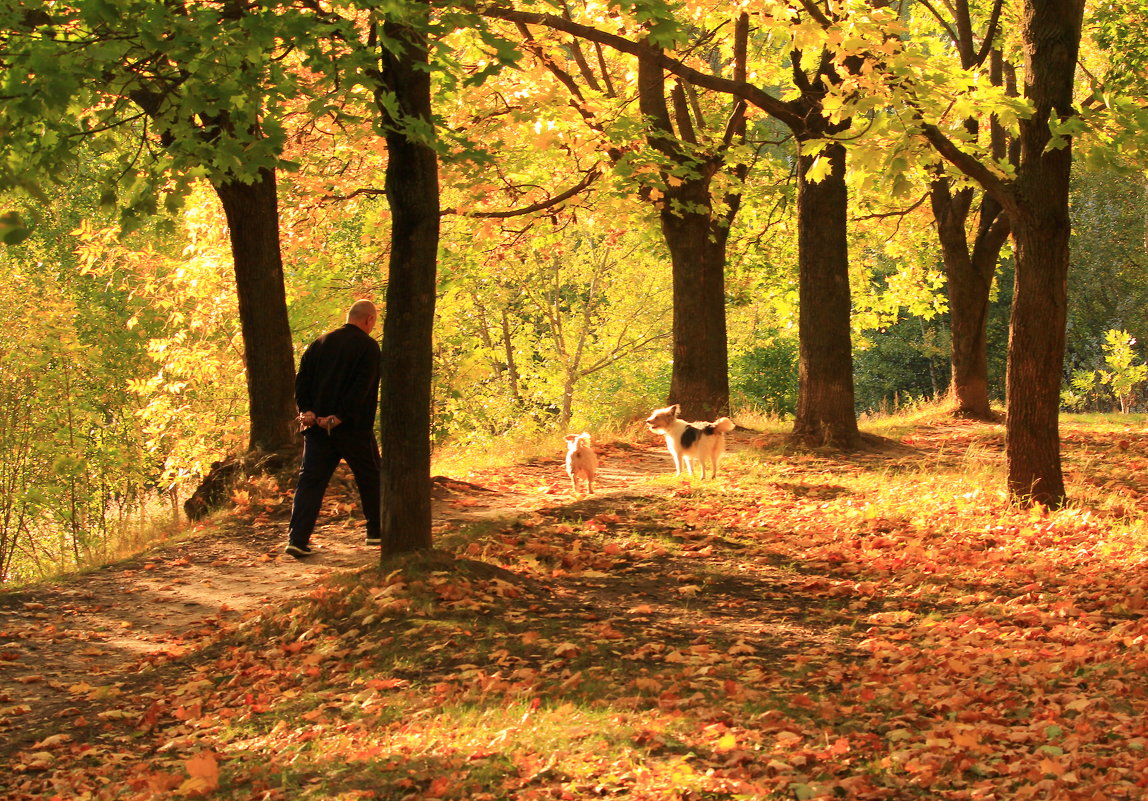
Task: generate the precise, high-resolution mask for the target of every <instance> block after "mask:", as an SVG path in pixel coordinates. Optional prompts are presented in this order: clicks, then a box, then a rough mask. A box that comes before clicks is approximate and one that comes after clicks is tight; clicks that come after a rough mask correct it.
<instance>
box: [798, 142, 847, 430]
mask: <svg viewBox="0 0 1148 801" xmlns="http://www.w3.org/2000/svg"><path fill="white" fill-rule="evenodd" d="M821 157H822V158H827V159H829V160H830V163H831V164H832V171H831V172H830V174H829V175H827V176H826V177H825V178H824V179H823V180H821V181H820V182H817V183H814V182H812V181H810V180H809V178H808V172H809V168H810V166H811V165H812V164H813V160H814V158H815V157H814V156H807V155H803V156H800V157H799V158H798V168H797V169H798V185H797V186H798V188H797V220H798V222H797V237H798V264H799V271H800V290H799V297H800V301H799V302H800V309H799V322H798V335H799V338H800V340H801V349H800V365H799V370H798V390H797V419H796V420H795V421H794V425H793V437H794V439H796V440H797V441H799V442H801V443H802V444H805V445H812V446H820V445H833V446H835V447H840V448H852V447H855V446H856V445H857V442H858V438H859V434H858V431H857V413H856V410H855V409H854V389H853V351H852V340H851V335H850V312H851V300H850V294H849V246H848V242H847V239H846V233H847V227H846V226H847V212H848V202H849V199H848V192H847V190H846V187H845V149H844V148H843V147H841V146H840V145H829V146H827V147H826V148H825V149H824V150H823V151H822V153H821Z"/></svg>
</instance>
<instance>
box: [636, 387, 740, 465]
mask: <svg viewBox="0 0 1148 801" xmlns="http://www.w3.org/2000/svg"><path fill="white" fill-rule="evenodd" d="M680 411H681V406H680V405H678V404H676V403H675V404H674V405H672V406H667V407H666V408H664V409H655V410H654V411H653V412H652V413H651V414H650V416H649V418H648V419H647V420H646V425H647V426H648V427H649V429H650V430H651V431H653V432H654V433H655V434H661V435H662V436H664V437H665V438H666V447H667V448H669V449H670V456H673V457H674V468H675V469H676V470H677V475H679V476H680V475H681V474H682V464H683V462H684V463H685V467H686V472H687V473H689V474H690V475H691V476H692V475H693V474H694V468H693V462H698V463H699V464H700V465H701V468H702V478H703V479H704V478H705V477H706V463H707V462H708V463H709V465H710V478H713V477H715V476H716V475H717V468H718V459H720V458H721V455H722V452H723V451H724V450H725V435H726V433H727V432H729V431H733V430H734V428H735V426H734V422H733V420H730V419H729V418H728V417H720V418H718V419H717V420H715V421H714V422H712V423H687V422H686V421H685V420H679V419H678V412H680Z"/></svg>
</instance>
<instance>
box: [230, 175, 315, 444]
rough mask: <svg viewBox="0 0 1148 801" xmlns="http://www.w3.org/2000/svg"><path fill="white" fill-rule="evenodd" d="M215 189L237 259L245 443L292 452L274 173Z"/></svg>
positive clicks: (291, 394)
mask: <svg viewBox="0 0 1148 801" xmlns="http://www.w3.org/2000/svg"><path fill="white" fill-rule="evenodd" d="M215 192H216V194H217V195H218V196H219V200H220V202H221V203H222V204H223V211H224V214H225V215H226V216H227V226H228V228H229V230H230V235H231V255H232V258H233V260H234V262H235V289H236V294H237V295H238V297H239V320H240V325H241V326H242V331H243V354H244V360H245V363H246V368H247V395H248V398H249V404H250V418H251V439H250V443H249V446H248V447H249V449H250V450H252V451H265V452H268V453H275V452H279V451H286V450H293V449H296V448H297V447H298V445H297V444H296V441H295V428H296V426H295V415H296V409H295V352H294V350H293V348H292V346H291V326H290V324H289V323H288V320H287V295H286V292H285V291H284V288H283V257H282V254H281V252H280V250H279V202H278V198H277V197H276V186H275V173H274V171H273V170H270V169H264V170H260V172H259V177H258V179H257V180H256V181H255V182H254V183H249V184H247V183H242V182H240V181H227V182H220V183H218V184H216V185H215Z"/></svg>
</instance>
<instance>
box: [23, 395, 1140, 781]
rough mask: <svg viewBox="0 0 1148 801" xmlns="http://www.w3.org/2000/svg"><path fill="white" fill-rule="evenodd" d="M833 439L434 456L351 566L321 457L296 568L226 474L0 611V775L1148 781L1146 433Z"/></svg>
mask: <svg viewBox="0 0 1148 801" xmlns="http://www.w3.org/2000/svg"><path fill="white" fill-rule="evenodd" d="M876 430H881V431H883V433H885V434H886V436H887V437H889V438H881V437H875V436H872V435H867V436H866V437H865V438H864V448H863V449H862V450H860V451H858V452H853V453H848V454H841V453H834V452H828V451H817V452H804V451H803V452H794V451H791V450H787V449H785V448H784V447H782V441H783V439H784V437H783V435H780V434H779V435H775V436H759V435H756V434H753V433H750V432H744V431H740V430H739V431H738V432H736V434H735V435H732V436H731V447H730V450H731V451H733V452H734V453H732V454H731V457H730V458H729V459H728V460H727V461H726V462H724V463H723V468H722V473H721V475H720V476H719V478H718V479H717V480H716V481H706V482H701V481H699V480H696V479H695V480H692V481H691V480H689V479H687V478H685V477H681V478H678V477H675V476H674V475H673V470H672V464H671V462H670V459H669V457H668V455H667V454H666V452H665V450H664V447H662V446H661V445H660V444H658V443H657V442H656V441H655V440H654V439H653V438H650V439H648V440H647V441H645V442H642V443H640V444H638V445H631V444H625V443H611V444H609V445H607V446H605V447H600V448H599V450H600V454H601V465H600V467H601V471H600V472H601V476H600V479H601V480H600V484H599V491H598V492H596V493H595V494H594V495H592V496H583V495H576V494H575V493H573V492H572V491H571V489H570V486H569V482H568V479H567V478H566V476H565V475H564V471H563V469H562V462H561V459H560V452H559V453H555V454H554V456H553V457H552V458H545V459H540V460H537V461H534V462H531V463H528V464H521V465H515V466H512V467H508V468H503V469H498V470H484V471H479V472H475V473H473V474H468V475H466V476H459V477H457V478H439V479H437V480H436V481H435V485H434V486H435V507H434V508H435V535H434V536H435V544H436V550H434V551H432V552H429V553H421V554H418V555H414V556H410V557H406V558H403V559H395V560H393V561H391V562H390V563H388V564H387V565H386V568H385V569H384V570H372V569H371V567H372V565H374V559H375V558H376V553H375V552H373V551H370V550H368V549H367V548H365V547H364V546H363V545H362V544H361V537H362V525H361V522H360V520H359V517H358V513H357V511H355V508H354V507H355V504H354V503H353V501H352V500H351V493H350V488H349V485H348V483H347V481H346V478H345V477H342V478H341V480H340V482H339V483H338V485H337V486H335V487H333V489H332V491H331V492H330V497H329V499H328V503H327V506H326V508H325V509H324V514H323V517H322V519H321V526H320V528H319V529H318V530H317V532H316V537H315V541H316V543H317V544H318V545H319V546H320V548H321V549H320V551H319V552H318V553H317V554H316V555H315V556H314V557H313V558H310V559H307V560H304V561H295V560H291V559H289V558H287V557H286V556H284V555H283V554H282V548H283V546H284V544H285V542H284V537H285V519H286V516H287V512H288V509H289V499H288V498H287V497H286V493H284V492H283V491H282V490H281V489H279V488H276V487H271V486H269V485H268V486H258V485H257V486H253V487H252V488H251V489H250V491H248V492H247V494H246V495H243V494H240V495H239V496H237V501H238V502H239V505H238V507H237V508H236V509H234V510H232V511H231V512H229V513H228V514H226V515H221V516H219V517H218V518H216V519H214V520H212V521H208V522H207V523H205V525H204V526H203V528H202V529H201V530H200V531H199V532H198V533H197V532H191V535H190V536H188V537H186V538H184V539H181V540H180V541H178V542H171V543H167V544H165V545H163V546H161V547H158V548H156V549H155V550H153V551H151V552H149V553H147V554H145V555H142V556H140V557H137V558H134V559H132V560H129V561H127V562H123V563H119V564H116V565H113V566H110V567H108V568H106V569H104V570H101V571H98V572H96V573H91V574H87V575H82V576H76V577H74V578H72V579H70V580H68V581H64V582H59V583H57V584H55V585H51V586H44V587H39V588H36V589H34V590H30V591H27V592H22V593H19V594H15V595H8V596H4V598H5V600H4V601H3V605H2V607H0V693H2V694H3V695H2V699H0V733H2V735H3V745H0V754H2V755H3V756H4V762H3V763H0V777H4V779H5V780H7V781H8V784H7V785H5V790H6V793H5V794H3V797H4V799H5V801H8V800H9V799H12V801H41V799H89V800H90V801H121V800H122V799H123V800H126V799H131V800H132V801H152V799H159V798H167V797H171V796H173V795H174V796H177V797H186V798H191V797H204V796H210V797H212V798H218V799H221V801H222V800H223V799H226V800H227V801H241V800H242V801H247V799H260V801H278V799H288V798H289V799H292V801H312V800H314V801H319V800H320V799H321V800H322V801H328V799H333V798H338V799H346V800H347V801H351V799H362V798H374V799H387V800H388V801H390V800H391V799H393V800H394V801H423V799H426V798H441V799H451V801H462V800H463V799H466V801H482V800H485V801H496V800H501V799H516V801H527V800H528V799H529V800H530V801H543V799H550V800H551V801H557V800H558V799H562V800H563V801H569V800H570V799H583V798H602V797H611V798H625V799H630V801H664V800H668V799H673V800H674V801H703V799H704V800H705V801H716V799H724V800H725V801H734V799H743V798H754V799H767V798H768V799H778V800H779V801H780V799H793V798H797V799H833V798H853V799H857V801H890V799H897V801H902V799H922V801H924V799H936V798H944V799H948V801H988V799H1009V801H1013V799H1025V798H1042V799H1049V801H1094V800H1095V799H1097V798H1104V799H1105V801H1109V800H1110V799H1126V800H1127V801H1133V800H1134V799H1135V801H1141V799H1143V798H1145V797H1148V778H1146V777H1148V723H1146V722H1145V721H1148V690H1145V689H1144V682H1143V680H1142V679H1143V674H1144V671H1145V670H1148V615H1146V614H1145V610H1148V570H1146V567H1148V555H1146V554H1148V549H1146V545H1145V543H1146V542H1148V533H1146V532H1148V527H1146V524H1145V514H1146V513H1148V494H1146V488H1148V428H1146V427H1145V421H1143V420H1137V421H1128V420H1124V419H1121V420H1119V421H1117V422H1115V423H1111V422H1107V421H1105V420H1097V421H1088V420H1082V421H1075V422H1072V423H1069V424H1063V425H1062V442H1063V443H1064V455H1065V467H1066V478H1067V480H1068V484H1069V486H1070V487H1071V497H1072V498H1073V499H1074V503H1073V504H1072V505H1071V506H1070V507H1069V508H1066V509H1062V510H1054V511H1050V510H1046V509H1042V508H1039V507H1037V508H1033V507H1029V506H1027V505H1024V504H1017V503H1012V502H1010V500H1009V498H1008V496H1007V493H1006V492H1005V491H1004V470H1003V429H1002V427H1001V426H1000V425H999V424H997V423H975V422H971V421H953V420H951V419H949V418H947V417H946V416H945V415H943V414H935V415H934V416H933V417H932V418H926V419H922V420H919V421H914V422H913V423H911V424H907V425H901V427H900V428H897V427H894V426H888V427H886V428H884V429H876Z"/></svg>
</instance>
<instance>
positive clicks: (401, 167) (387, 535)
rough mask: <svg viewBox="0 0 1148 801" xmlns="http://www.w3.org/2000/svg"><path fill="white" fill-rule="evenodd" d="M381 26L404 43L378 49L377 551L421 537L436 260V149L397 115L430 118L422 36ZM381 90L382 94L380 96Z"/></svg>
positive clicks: (424, 532)
mask: <svg viewBox="0 0 1148 801" xmlns="http://www.w3.org/2000/svg"><path fill="white" fill-rule="evenodd" d="M383 33H384V36H385V37H386V38H387V39H389V40H391V41H399V42H402V43H403V49H404V51H405V52H403V53H399V54H392V53H388V52H386V51H385V50H384V52H383V55H382V62H383V65H384V69H383V76H384V81H385V83H386V85H387V87H388V88H389V89H390V90H391V92H393V93H394V97H395V99H396V100H397V102H398V106H399V109H400V111H401V114H402V118H401V119H398V120H395V119H389V118H388V117H387V113H386V111H385V108H386V106H384V105H383V103H382V102H380V104H379V107H380V111H381V112H382V113H383V115H384V119H385V121H386V124H387V130H388V132H387V176H386V191H387V200H388V201H389V203H390V207H391V258H390V265H389V271H388V272H389V277H388V282H387V309H386V317H385V318H384V321H383V339H382V369H381V378H382V381H381V383H382V390H381V393H382V401H381V408H380V414H379V422H380V437H379V445H380V449H381V450H382V456H383V461H382V485H383V486H382V539H383V556H384V557H386V556H389V555H392V554H397V553H403V552H407V551H414V550H418V549H423V548H430V547H431V479H430V456H431V448H430V424H431V418H430V410H431V375H432V371H433V364H434V352H433V342H432V333H433V328H434V310H435V290H436V270H437V256H438V240H439V187H438V159H437V156H436V155H435V151H434V149H433V148H431V147H430V146H429V145H428V144H426V143H425V142H419V141H416V140H414V139H412V138H410V137H409V136H408V134H407V131H408V130H410V129H409V128H408V127H407V126H406V125H405V124H404V123H405V121H407V120H412V119H418V120H422V121H424V122H425V124H426V125H427V126H429V125H430V124H431V122H430V120H431V84H430V69H429V67H428V58H427V43H426V39H425V37H424V36H423V35H422V34H420V33H419V32H417V31H414V30H412V29H411V28H408V27H405V26H402V25H399V24H396V23H390V22H388V23H386V24H385V25H384V30H383ZM380 100H382V98H380Z"/></svg>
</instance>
